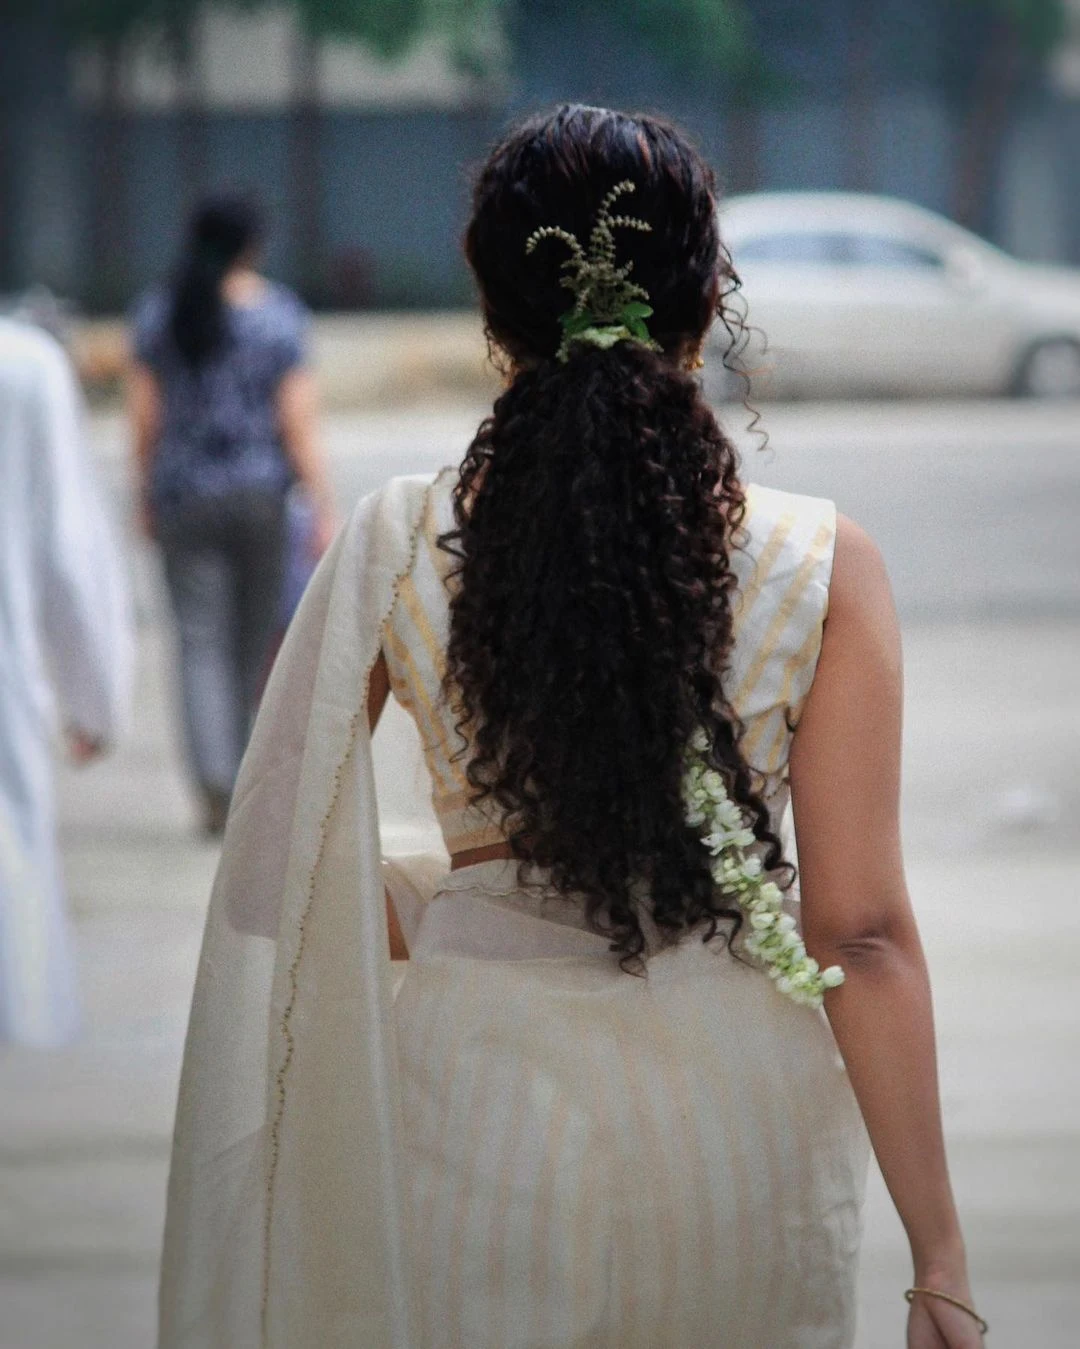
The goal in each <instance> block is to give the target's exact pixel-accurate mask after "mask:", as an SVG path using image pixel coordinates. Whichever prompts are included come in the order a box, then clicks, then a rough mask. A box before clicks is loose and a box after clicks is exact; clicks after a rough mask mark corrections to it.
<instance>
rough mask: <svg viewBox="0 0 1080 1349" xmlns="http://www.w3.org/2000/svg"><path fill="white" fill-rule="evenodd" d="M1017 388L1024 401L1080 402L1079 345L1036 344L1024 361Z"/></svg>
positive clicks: (1068, 341) (1059, 340)
mask: <svg viewBox="0 0 1080 1349" xmlns="http://www.w3.org/2000/svg"><path fill="white" fill-rule="evenodd" d="M1016 387H1017V392H1018V393H1020V394H1022V395H1024V396H1025V397H1027V398H1080V342H1074V341H1073V339H1072V338H1070V337H1054V338H1047V339H1046V341H1044V342H1039V343H1038V344H1037V345H1035V346H1034V347H1032V348H1031V350H1030V351H1029V352H1028V354H1027V355H1026V356H1025V357H1024V360H1023V364H1022V365H1021V367H1020V374H1019V376H1018V378H1017V381H1016Z"/></svg>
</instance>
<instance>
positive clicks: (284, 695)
mask: <svg viewBox="0 0 1080 1349" xmlns="http://www.w3.org/2000/svg"><path fill="white" fill-rule="evenodd" d="M427 488H428V480H425V479H395V480H394V481H392V482H391V483H390V484H388V485H387V487H386V488H384V489H383V490H382V491H381V492H380V493H377V494H376V495H375V496H373V497H371V498H368V499H366V500H365V501H364V502H362V503H361V505H360V506H359V508H358V510H357V513H356V515H355V516H354V518H353V520H352V522H351V523H350V525H349V526H348V528H347V530H346V531H345V533H344V534H343V536H342V537H341V538H340V539H339V540H338V542H337V544H336V545H335V547H334V549H333V550H332V552H331V554H330V555H328V557H327V558H326V560H325V561H324V562H323V564H322V566H321V568H320V570H319V572H318V573H317V575H316V577H315V580H314V582H313V584H312V586H311V587H310V589H309V592H308V594H307V595H306V597H305V599H304V601H303V604H302V606H301V609H300V611H299V614H298V615H297V618H296V620H294V623H293V626H292V628H291V629H290V632H289V635H288V637H287V639H286V643H285V646H284V648H283V650H282V653H281V655H280V656H279V659H278V662H277V665H276V667H275V670H274V674H273V676H272V679H271V682H270V686H269V688H268V691H267V694H266V697H265V699H264V703H263V708H262V710H261V712H260V716H259V719H258V722H257V725H256V728H255V733H254V736H253V739H252V743H251V747H250V749H249V751H248V755H247V758H246V759H245V763H244V766H243V769H242V772H241V777H240V782H239V784H238V787H237V792H236V798H235V804H234V807H233V811H232V816H231V818H230V821H229V826H228V831H227V834H226V840H225V849H224V854H223V859H222V864H221V868H220V872H219V875H218V879H217V883H216V885H215V890H214V895H213V899H212V902H211V910H210V916H209V921H208V926H207V934H206V939H205V945H204V950H203V956H202V960H201V963H200V969H199V975H198V981H197V985H196V991H195V1002H194V1009H193V1013H192V1021H191V1028H190V1032H189V1037H188V1045H187V1052H186V1055H185V1065H184V1072H183V1078H182V1083H181V1092H180V1104H179V1110H178V1118H177V1132H176V1142H175V1148H174V1157H173V1167H172V1174H171V1178H170V1188H169V1211H168V1219H167V1224H166V1242H165V1254H164V1261H163V1270H162V1286H161V1339H160V1345H161V1349H249V1347H250V1349H264V1347H265V1349H338V1347H339V1346H340V1347H341V1349H344V1347H345V1346H349V1349H406V1347H407V1349H601V1347H604V1349H690V1347H691V1346H693V1349H705V1347H706V1346H714V1345H715V1346H722V1349H850V1345H851V1344H852V1343H853V1337H854V1284H855V1267H856V1256H857V1248H858V1238H859V1208H860V1201H861V1193H862V1185H863V1178H864V1174H865V1164H866V1139H865V1133H864V1130H863V1128H862V1125H861V1122H860V1120H859V1116H858V1110H857V1108H856V1105H855V1102H854V1098H853V1096H852V1093H851V1090H850V1086H849V1085H848V1083H847V1079H846V1077H845V1075H844V1073H843V1070H842V1067H841V1066H840V1063H839V1060H838V1056H837V1054H836V1048H835V1044H834V1043H833V1041H832V1037H831V1035H830V1033H829V1030H828V1026H827V1024H826V1023H825V1021H824V1019H823V1018H822V1017H821V1016H820V1015H819V1014H816V1013H814V1012H811V1011H809V1010H808V1009H806V1008H800V1007H796V1006H795V1005H794V1004H792V1003H790V1002H789V1001H787V1000H786V999H784V998H782V997H781V996H780V995H779V994H778V993H777V992H776V989H775V988H774V986H773V985H772V984H771V983H770V981H769V980H768V979H766V978H765V977H764V976H763V975H762V974H760V973H759V972H758V971H756V970H754V969H752V968H750V967H749V966H747V965H745V964H740V963H739V962H737V961H736V960H734V959H733V958H732V957H731V955H730V954H729V953H728V952H726V951H725V950H723V949H722V948H720V947H719V946H717V945H711V946H709V947H706V946H703V945H702V944H701V943H700V942H697V941H695V940H693V939H692V938H691V939H688V940H686V941H685V942H683V943H682V944H680V945H679V946H678V947H675V948H671V949H669V950H664V951H660V952H659V953H658V954H656V955H654V956H653V957H652V958H651V959H650V960H649V962H648V972H647V977H645V978H633V977H631V976H629V975H626V974H624V973H622V972H621V971H620V970H619V969H618V967H617V965H616V964H615V963H614V961H613V959H612V957H611V955H610V953H609V952H608V950H607V943H606V941H604V939H603V938H601V937H598V936H596V935H595V934H593V933H590V932H588V931H586V930H584V928H583V924H582V920H581V914H580V908H579V907H578V906H575V905H574V904H573V903H572V902H569V901H566V900H561V899H558V898H555V897H552V896H550V895H545V894H544V893H543V891H542V889H541V890H539V891H537V890H534V889H529V890H527V891H522V889H521V887H520V886H519V884H518V878H517V870H516V867H515V865H514V864H507V863H504V862H489V863H484V864H481V865H478V866H473V867H468V868H464V869H462V870H460V871H457V872H453V873H451V874H449V875H447V874H446V873H445V858H444V859H443V860H442V863H441V864H440V861H439V859H438V858H437V857H434V856H432V857H428V856H425V855H423V854H422V853H418V854H417V855H415V856H413V857H411V858H409V859H403V860H402V863H401V865H396V866H391V867H390V868H389V872H388V875H387V880H388V882H389V884H390V888H391V890H392V892H393V895H394V898H395V904H396V906H397V908H398V910H399V913H400V914H401V915H402V917H403V926H405V927H406V929H407V932H408V936H409V940H410V950H411V959H410V961H409V962H408V967H407V971H406V973H405V976H404V980H403V982H402V983H401V986H400V989H399V991H398V992H397V997H396V1000H395V998H394V995H393V991H392V988H391V982H392V974H391V965H390V962H389V960H388V957H387V954H386V952H387V935H386V926H385V906H384V903H383V889H382V880H383V877H382V875H381V874H380V856H379V847H380V843H379V828H378V820H377V815H376V808H375V799H374V787H373V775H372V756H371V751H370V744H369V738H368V734H367V717H366V710H365V707H364V700H365V694H366V683H367V675H368V672H369V670H370V668H371V666H372V664H373V662H374V661H375V659H376V656H377V653H378V650H379V644H380V634H381V632H382V631H383V626H384V624H385V623H386V621H387V620H388V618H389V616H390V614H391V611H392V609H393V608H394V604H395V597H396V595H397V594H398V591H399V588H400V585H401V582H402V579H403V577H404V575H405V574H406V573H407V572H408V571H409V570H410V568H411V567H412V564H413V560H414V556H415V550H416V548H417V542H418V535H419V533H420V527H421V524H422V521H423V518H424V513H425V509H426V507H427V506H428V505H429V504H430V498H429V493H428V491H427ZM785 504H786V503H785ZM806 513H807V515H808V517H809V518H810V519H811V520H812V519H813V518H814V517H813V516H810V514H809V512H806ZM800 518H801V517H800ZM767 520H768V523H767V528H766V529H763V530H762V531H761V532H762V534H763V537H765V538H766V539H767V538H774V537H776V529H777V527H776V524H775V521H773V519H772V515H771V514H770V515H769V516H768V517H767ZM778 590H779V594H780V595H781V596H783V595H789V594H790V593H791V581H790V577H789V576H788V575H787V573H786V571H785V572H781V581H780V583H779V586H778ZM765 629H766V632H768V631H771V630H772V629H778V624H777V623H776V622H772V623H771V625H770V624H765ZM800 645H801V642H800ZM744 654H745V653H744ZM779 668H781V669H782V668H783V666H782V665H780V667H779ZM748 686H749V685H748Z"/></svg>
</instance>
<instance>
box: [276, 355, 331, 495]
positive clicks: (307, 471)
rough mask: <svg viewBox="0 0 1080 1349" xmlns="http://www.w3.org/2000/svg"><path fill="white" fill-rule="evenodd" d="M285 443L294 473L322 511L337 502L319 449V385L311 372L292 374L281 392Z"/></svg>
mask: <svg viewBox="0 0 1080 1349" xmlns="http://www.w3.org/2000/svg"><path fill="white" fill-rule="evenodd" d="M278 417H279V425H280V428H281V440H282V445H283V448H284V450H285V454H286V456H287V457H288V460H289V463H290V465H291V466H292V469H293V472H294V473H295V474H296V476H297V478H298V479H299V481H300V482H301V483H302V484H303V486H304V488H305V489H306V490H307V492H308V494H309V495H310V497H311V498H312V500H313V501H314V502H315V503H316V505H317V506H319V507H320V508H329V507H330V506H331V504H332V501H333V494H332V492H331V489H330V483H329V480H328V479H327V476H326V468H325V464H324V462H323V455H322V452H321V450H320V447H319V441H318V433H317V425H318V422H317V416H316V395H315V382H314V380H313V378H312V376H311V374H310V372H309V371H307V370H304V369H297V370H294V371H290V372H289V374H287V375H286V376H285V378H284V379H283V380H282V382H281V388H280V390H279V392H278Z"/></svg>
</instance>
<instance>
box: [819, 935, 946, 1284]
mask: <svg viewBox="0 0 1080 1349" xmlns="http://www.w3.org/2000/svg"><path fill="white" fill-rule="evenodd" d="M905 926H906V925H905ZM815 954H816V955H817V957H818V959H819V961H821V963H822V964H823V965H824V964H825V963H826V961H827V962H828V963H837V964H840V965H842V966H843V968H844V970H845V973H846V979H845V981H844V983H843V984H842V985H841V986H840V987H839V988H837V989H835V990H833V991H832V992H831V993H829V995H828V997H827V998H826V1011H827V1013H828V1017H829V1021H830V1023H831V1025H832V1029H833V1034H834V1035H835V1037H836V1042H837V1045H838V1046H839V1048H840V1052H841V1054H842V1055H843V1058H844V1062H845V1064H846V1065H847V1070H848V1076H849V1078H850V1080H851V1085H852V1087H853V1089H854V1091H855V1095H856V1097H857V1099H858V1102H859V1106H860V1109H861V1110H862V1114H863V1118H864V1119H865V1121H866V1126H867V1129H868V1131H869V1134H870V1140H871V1142H872V1144H873V1147H874V1152H875V1155H876V1156H877V1160H878V1164H879V1166H880V1167H881V1172H882V1175H883V1176H884V1178H885V1183H886V1185H887V1186H888V1188H889V1192H890V1194H891V1195H892V1198H893V1202H894V1203H895V1205H896V1208H897V1212H898V1213H899V1215H900V1219H901V1221H902V1222H903V1224H904V1227H905V1230H906V1231H907V1234H908V1239H909V1241H910V1243H911V1250H912V1255H913V1258H914V1262H915V1268H916V1272H917V1273H918V1274H919V1275H920V1276H922V1275H923V1274H924V1273H935V1272H938V1271H950V1270H951V1271H953V1272H954V1273H955V1274H956V1275H957V1276H958V1277H960V1276H963V1277H966V1274H965V1268H964V1267H965V1257H964V1247H963V1239H962V1236H961V1233H960V1225H959V1221H958V1218H957V1214H956V1207H955V1204H954V1202H953V1196H952V1189H951V1186H950V1184H949V1176H948V1170H947V1166H946V1160H945V1144H944V1139H943V1135H942V1128H941V1110H940V1101H939V1095H938V1080H937V1059H936V1053H935V1046H934V1025H933V1012H932V1007H931V998H930V984H929V980H928V977H927V972H926V963H925V961H924V959H923V953H922V948H921V946H920V944H919V939H918V934H917V933H916V932H915V930H914V927H910V928H907V929H906V930H905V931H904V932H903V933H902V934H901V935H900V936H899V938H897V937H892V936H882V937H866V938H861V939H858V940H850V941H843V942H837V943H836V944H835V946H834V947H833V948H832V949H830V950H825V949H823V948H822V947H821V945H820V943H819V944H818V949H817V950H816V951H815Z"/></svg>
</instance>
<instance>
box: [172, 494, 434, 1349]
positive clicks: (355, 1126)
mask: <svg viewBox="0 0 1080 1349" xmlns="http://www.w3.org/2000/svg"><path fill="white" fill-rule="evenodd" d="M429 485H430V479H427V478H397V479H394V480H393V481H392V482H390V483H389V484H387V486H386V487H385V488H383V489H382V490H381V491H379V492H377V493H375V494H374V495H372V496H370V497H368V498H366V499H365V500H364V501H363V502H361V503H360V505H359V506H358V508H357V510H356V512H355V513H354V515H353V517H352V519H351V521H350V523H349V525H348V526H347V528H346V529H345V530H344V531H343V532H342V534H341V536H340V537H339V538H338V540H337V542H336V543H335V545H334V547H333V548H332V550H331V551H330V552H329V553H328V554H327V556H326V558H325V559H324V560H323V562H322V564H321V566H320V568H319V570H318V572H317V574H316V576H315V578H314V580H313V582H312V584H311V586H310V587H309V589H308V592H307V594H306V596H305V598H304V600H303V603H302V605H301V607H300V610H299V612H298V614H297V616H296V618H295V620H294V622H293V624H292V626H291V628H290V630H289V634H288V637H287V638H286V641H285V644H284V647H283V649H282V651H281V654H280V656H279V658H278V660H277V663H276V665H275V668H274V672H273V675H272V677H271V680H270V684H269V687H268V689H267V692H266V696H265V698H264V701H263V706H262V710H261V712H260V714H259V717H258V721H257V724H256V726H255V730H254V734H253V736H252V740H251V745H250V747H249V749H248V753H247V756H246V758H245V760H244V765H243V768H242V770H241V774H240V779H239V782H238V784H237V789H236V794H235V799H234V804H233V809H232V813H231V817H230V820H229V825H228V830H227V832H226V837H225V844H224V851H223V854H222V859H221V864H220V867H219V871H218V875H217V879H216V882H215V885H214V891H213V896H212V899H211V904H210V912H209V916H208V921H207V927H206V934H205V938H204V944H203V950H202V955H201V959H200V964H199V970H198V976H197V981H196V988H195V997H194V1005H193V1010H192V1016H191V1023H190V1027H189V1031H188V1038H187V1045H186V1050H185V1056H184V1066H183V1072H182V1077H181V1084H180V1096H179V1103H178V1110H177V1123H176V1137H175V1142H174V1150H173V1160H172V1170H171V1175H170V1181H169V1197H168V1214H167V1219H166V1229H165V1248H164V1256H163V1264H162V1277H161V1292H160V1340H159V1343H160V1346H161V1349H196V1347H198V1349H210V1346H215V1347H216V1346H220V1349H226V1346H227V1347H228V1349H249V1347H251V1349H254V1347H255V1346H259V1347H260V1349H261V1347H262V1346H266V1349H296V1346H299V1345H308V1344H310V1345H316V1344H317V1345H319V1346H320V1349H335V1347H336V1346H341V1347H342V1349H345V1346H348V1347H349V1349H356V1346H359V1345H363V1346H365V1349H384V1347H385V1349H407V1346H409V1345H411V1344H413V1343H414V1342H415V1341H414V1338H413V1336H412V1333H411V1325H412V1319H413V1312H412V1309H411V1306H410V1298H411V1294H410V1289H409V1279H408V1274H407V1269H406V1254H405V1250H406V1245H407V1242H406V1233H405V1220H404V1216H403V1215H404V1210H403V1193H402V1167H401V1158H400V1141H399V1140H400V1137H401V1130H400V1118H399V1116H400V1104H399V1100H400V1097H399V1091H398V1084H397V1065H396V1058H395V1054H396V1050H395V1040H394V1034H393V1026H392V989H391V980H392V971H391V965H390V961H389V958H388V955H387V949H388V948H387V933H386V913H385V904H384V898H383V894H384V891H383V876H382V867H381V856H380V840H379V828H378V815H377V810H376V802H375V788H374V778H373V772H372V756H371V746H370V738H369V734H368V724H367V712H366V695H367V680H368V675H369V673H370V670H371V668H372V666H373V665H374V662H375V660H376V658H377V656H378V651H379V642H380V631H381V628H382V624H383V623H384V621H385V619H386V617H387V615H388V614H389V613H390V611H391V609H392V607H393V603H394V597H395V591H396V587H397V585H398V583H399V581H400V578H401V577H402V576H403V575H404V574H405V573H406V572H407V571H408V569H409V566H410V562H411V555H412V549H413V547H414V546H415V540H416V534H417V528H418V524H419V522H420V519H421V517H422V513H423V510H424V505H425V498H426V491H427V489H428V487H429Z"/></svg>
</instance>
